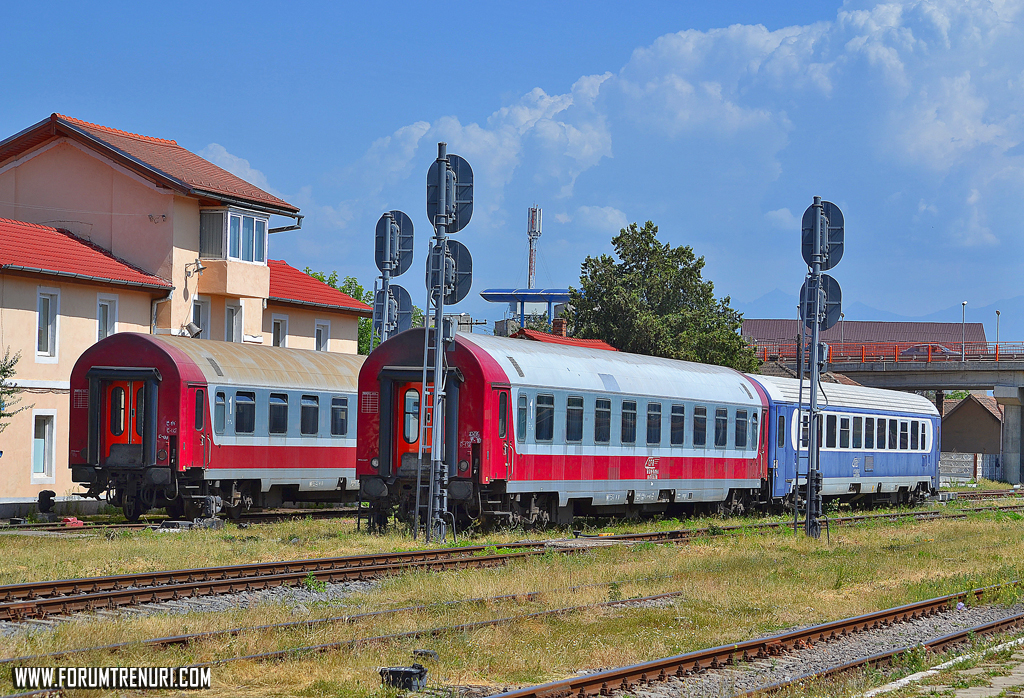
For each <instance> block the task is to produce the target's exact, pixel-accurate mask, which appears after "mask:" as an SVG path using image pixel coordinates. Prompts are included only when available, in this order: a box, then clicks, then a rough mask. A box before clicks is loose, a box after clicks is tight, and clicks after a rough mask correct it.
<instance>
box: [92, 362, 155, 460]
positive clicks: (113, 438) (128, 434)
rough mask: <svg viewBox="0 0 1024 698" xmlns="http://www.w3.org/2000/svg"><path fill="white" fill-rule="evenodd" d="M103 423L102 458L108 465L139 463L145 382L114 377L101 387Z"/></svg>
mask: <svg viewBox="0 0 1024 698" xmlns="http://www.w3.org/2000/svg"><path fill="white" fill-rule="evenodd" d="M103 402H104V405H103V407H104V412H105V413H106V420H104V421H105V422H106V423H105V424H104V425H103V428H102V429H101V433H102V434H103V449H102V453H103V460H104V463H105V464H108V465H142V434H143V425H144V424H145V419H144V409H145V404H146V382H145V381H129V380H114V381H110V382H109V383H107V387H106V390H105V391H104V400H103Z"/></svg>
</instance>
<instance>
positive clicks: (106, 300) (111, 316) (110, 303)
mask: <svg viewBox="0 0 1024 698" xmlns="http://www.w3.org/2000/svg"><path fill="white" fill-rule="evenodd" d="M117 300H118V299H117V296H116V295H114V294H109V293H99V294H97V295H96V341H97V342H98V341H100V339H103V337H100V330H101V328H100V307H102V306H104V305H105V306H107V327H106V331H107V333H106V335H105V336H106V337H109V336H110V335H112V334H117V305H118V304H117Z"/></svg>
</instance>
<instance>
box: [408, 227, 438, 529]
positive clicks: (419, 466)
mask: <svg viewBox="0 0 1024 698" xmlns="http://www.w3.org/2000/svg"><path fill="white" fill-rule="evenodd" d="M432 251H433V245H427V259H428V260H429V259H430V255H431V254H432ZM433 295H434V292H433V289H431V288H428V289H427V302H426V303H425V304H424V307H425V308H426V310H425V312H424V313H423V377H422V379H421V380H420V405H419V413H420V420H419V428H418V429H417V432H418V437H417V438H418V441H417V442H416V512H415V514H413V527H412V539H413V540H416V538H417V536H418V535H419V531H420V507H421V506H422V505H423V502H422V500H421V499H420V496H421V494H422V491H423V444H425V443H426V441H427V438H426V437H427V427H426V421H427V363H428V360H429V358H430V305H431V299H432V298H433ZM428 482H430V481H429V480H428ZM427 508H428V509H429V508H430V504H429V499H428V503H427ZM429 520H430V519H429V516H428V517H427V521H428V523H427V524H426V525H427V526H428V527H429ZM425 537H426V536H425ZM428 540H429V538H428Z"/></svg>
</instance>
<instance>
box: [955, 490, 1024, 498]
mask: <svg viewBox="0 0 1024 698" xmlns="http://www.w3.org/2000/svg"><path fill="white" fill-rule="evenodd" d="M1021 496H1024V490H1019V489H1017V490H982V491H981V492H959V491H958V492H956V497H957V499H971V500H974V499H1003V498H1006V497H1021Z"/></svg>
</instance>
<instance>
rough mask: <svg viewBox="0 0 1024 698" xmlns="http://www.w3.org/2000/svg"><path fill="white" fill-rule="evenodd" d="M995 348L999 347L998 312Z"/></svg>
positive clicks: (997, 313)
mask: <svg viewBox="0 0 1024 698" xmlns="http://www.w3.org/2000/svg"><path fill="white" fill-rule="evenodd" d="M996 346H999V311H998V310H997V311H996Z"/></svg>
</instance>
